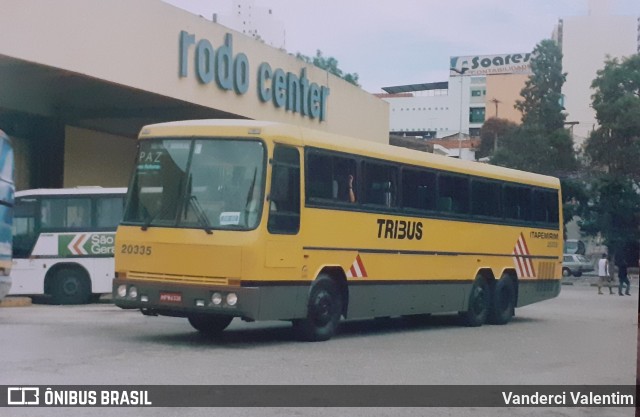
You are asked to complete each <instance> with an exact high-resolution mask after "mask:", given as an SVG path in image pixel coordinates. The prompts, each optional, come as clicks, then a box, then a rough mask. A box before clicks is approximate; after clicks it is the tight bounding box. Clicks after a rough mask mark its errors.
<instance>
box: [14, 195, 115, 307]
mask: <svg viewBox="0 0 640 417" xmlns="http://www.w3.org/2000/svg"><path fill="white" fill-rule="evenodd" d="M126 191H127V190H126V188H101V187H80V188H69V189H38V190H26V191H19V192H17V193H16V197H15V213H14V223H13V242H14V244H13V269H12V271H11V278H12V286H11V290H10V292H9V294H10V295H47V296H50V297H51V302H53V303H55V304H84V303H88V302H90V301H91V299H92V296H99V295H100V294H102V293H108V292H111V284H112V283H111V281H112V279H113V276H114V265H113V244H114V236H115V231H116V228H117V226H118V223H119V222H120V220H121V218H122V212H123V207H124V198H125V193H126Z"/></svg>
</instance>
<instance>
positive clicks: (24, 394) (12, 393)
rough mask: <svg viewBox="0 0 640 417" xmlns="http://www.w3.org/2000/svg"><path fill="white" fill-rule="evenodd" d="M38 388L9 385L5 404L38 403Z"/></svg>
mask: <svg viewBox="0 0 640 417" xmlns="http://www.w3.org/2000/svg"><path fill="white" fill-rule="evenodd" d="M39 404H40V388H38V387H9V388H7V405H39Z"/></svg>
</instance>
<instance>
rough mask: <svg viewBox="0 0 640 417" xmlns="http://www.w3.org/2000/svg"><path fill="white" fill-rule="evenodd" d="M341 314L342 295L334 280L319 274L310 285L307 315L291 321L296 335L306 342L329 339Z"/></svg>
mask: <svg viewBox="0 0 640 417" xmlns="http://www.w3.org/2000/svg"><path fill="white" fill-rule="evenodd" d="M341 315H342V295H341V293H340V289H339V287H338V285H337V284H336V282H335V281H334V280H333V279H331V278H330V277H329V276H328V275H324V274H322V275H320V276H319V277H318V278H317V279H316V281H315V282H314V283H313V286H312V287H311V292H310V294H309V301H308V303H307V317H306V318H304V319H300V320H294V321H293V330H294V332H295V334H296V336H297V337H298V338H299V339H301V340H305V341H308V342H320V341H324V340H329V339H331V337H332V336H333V335H334V333H335V331H336V329H337V327H338V323H339V321H340V316H341Z"/></svg>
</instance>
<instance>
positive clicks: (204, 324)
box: [187, 314, 233, 336]
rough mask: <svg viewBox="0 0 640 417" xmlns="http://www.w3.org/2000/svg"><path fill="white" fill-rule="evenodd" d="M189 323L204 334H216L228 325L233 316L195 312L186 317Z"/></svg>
mask: <svg viewBox="0 0 640 417" xmlns="http://www.w3.org/2000/svg"><path fill="white" fill-rule="evenodd" d="M187 319H188V320H189V324H190V325H191V326H192V327H193V328H194V329H196V330H197V331H199V332H200V333H202V334H203V335H206V336H216V335H219V334H220V333H222V332H223V331H224V329H226V328H227V326H229V324H230V323H231V320H233V316H221V315H214V314H197V315H195V314H194V315H192V316H189V317H187Z"/></svg>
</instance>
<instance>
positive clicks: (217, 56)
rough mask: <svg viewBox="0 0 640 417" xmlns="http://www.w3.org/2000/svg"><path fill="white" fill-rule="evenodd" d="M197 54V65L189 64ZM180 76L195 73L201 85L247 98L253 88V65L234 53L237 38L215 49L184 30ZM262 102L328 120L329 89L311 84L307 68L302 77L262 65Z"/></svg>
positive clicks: (258, 77)
mask: <svg viewBox="0 0 640 417" xmlns="http://www.w3.org/2000/svg"><path fill="white" fill-rule="evenodd" d="M190 51H193V52H192V53H193V57H194V61H193V66H191V65H189V55H190ZM179 55H180V57H179V59H180V77H181V78H185V77H188V76H189V74H190V73H192V74H195V76H196V78H197V79H198V81H199V82H200V83H201V84H211V83H214V82H215V84H216V85H217V86H218V88H220V89H221V90H225V91H231V90H233V91H234V92H235V93H236V94H238V95H243V94H245V93H246V92H247V91H249V88H251V65H250V63H249V58H248V57H247V55H246V54H244V53H242V52H239V53H235V54H234V51H233V36H232V35H231V34H229V33H227V34H226V35H225V38H224V44H222V45H220V46H218V47H214V46H213V44H212V43H211V42H209V40H207V39H199V40H196V36H195V35H194V34H191V33H188V32H186V31H184V30H183V31H180V51H179ZM255 79H256V88H257V93H258V99H259V100H260V101H261V102H263V103H272V104H273V106H275V107H276V108H283V109H285V110H286V111H290V112H293V113H299V114H300V115H302V116H304V117H309V118H311V119H317V120H318V121H323V120H325V119H326V115H327V112H326V109H327V97H328V96H329V91H330V90H329V88H328V87H325V86H322V85H318V84H317V83H314V82H311V81H310V80H309V79H308V78H307V70H306V68H302V69H301V70H300V73H299V74H294V73H292V72H285V71H284V70H283V69H281V68H273V67H272V66H271V65H270V64H269V63H268V62H262V63H260V65H258V67H257V71H256V73H255Z"/></svg>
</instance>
